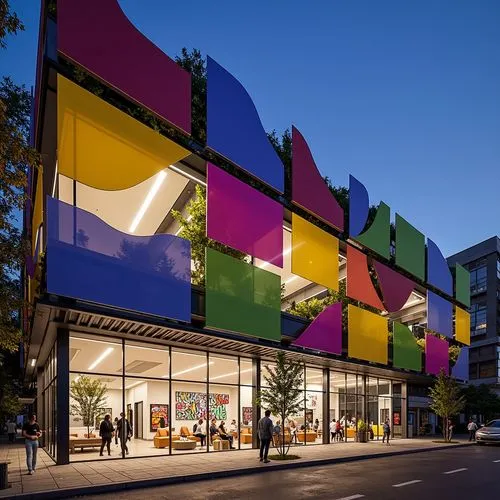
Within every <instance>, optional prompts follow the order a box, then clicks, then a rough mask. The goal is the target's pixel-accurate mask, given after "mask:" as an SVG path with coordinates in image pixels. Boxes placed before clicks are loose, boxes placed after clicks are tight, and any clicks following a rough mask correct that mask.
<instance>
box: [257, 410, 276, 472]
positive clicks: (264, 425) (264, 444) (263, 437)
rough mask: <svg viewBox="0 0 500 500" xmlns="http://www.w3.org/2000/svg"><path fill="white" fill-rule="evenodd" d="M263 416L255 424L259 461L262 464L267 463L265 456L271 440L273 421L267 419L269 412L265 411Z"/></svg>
mask: <svg viewBox="0 0 500 500" xmlns="http://www.w3.org/2000/svg"><path fill="white" fill-rule="evenodd" d="M264 415H265V416H264V417H262V418H261V419H260V420H259V423H258V424H257V429H258V433H259V439H260V461H261V462H262V461H263V462H264V463H266V464H267V463H269V460H268V459H267V454H268V453H269V445H270V444H271V439H272V438H273V421H272V420H271V419H270V418H269V417H270V415H271V412H270V411H269V410H266V412H265V414H264Z"/></svg>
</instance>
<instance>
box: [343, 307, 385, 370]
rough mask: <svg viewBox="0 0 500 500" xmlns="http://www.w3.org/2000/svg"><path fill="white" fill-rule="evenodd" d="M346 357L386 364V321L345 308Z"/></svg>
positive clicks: (356, 309)
mask: <svg viewBox="0 0 500 500" xmlns="http://www.w3.org/2000/svg"><path fill="white" fill-rule="evenodd" d="M347 315H348V321H347V324H348V326H347V328H348V332H347V338H348V344H347V346H348V352H347V353H348V356H349V357H350V358H357V359H364V360H366V361H375V362H376V363H381V364H384V365H386V364H387V349H388V338H389V329H388V325H387V319H386V318H384V317H383V316H380V315H378V314H375V313H372V312H370V311H366V310H365V309H361V308H359V307H356V306H353V305H351V304H349V305H348V306H347Z"/></svg>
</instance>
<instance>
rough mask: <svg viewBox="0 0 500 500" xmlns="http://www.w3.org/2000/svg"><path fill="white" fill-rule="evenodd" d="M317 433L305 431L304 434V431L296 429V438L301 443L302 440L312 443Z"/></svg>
mask: <svg viewBox="0 0 500 500" xmlns="http://www.w3.org/2000/svg"><path fill="white" fill-rule="evenodd" d="M317 436H318V434H317V433H316V432H314V431H306V432H305V435H304V431H297V438H298V440H299V441H300V442H301V443H303V442H304V441H305V442H306V443H312V442H314V441H316V438H317Z"/></svg>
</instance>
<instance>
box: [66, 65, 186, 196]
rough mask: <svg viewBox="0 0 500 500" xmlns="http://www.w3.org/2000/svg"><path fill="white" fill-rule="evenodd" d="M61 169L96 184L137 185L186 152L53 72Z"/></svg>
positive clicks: (100, 186) (104, 186)
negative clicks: (55, 88) (55, 86)
mask: <svg viewBox="0 0 500 500" xmlns="http://www.w3.org/2000/svg"><path fill="white" fill-rule="evenodd" d="M57 137H58V166H59V173H61V174H63V175H66V176H67V177H70V178H72V179H76V180H77V181H79V182H81V183H83V184H86V185H87V186H91V187H94V188H97V189H105V190H109V191H114V190H118V189H126V188H129V187H131V186H135V185H136V184H139V183H140V182H142V181H144V180H145V179H149V178H150V177H152V176H153V175H155V174H156V173H157V172H159V171H160V170H163V169H164V168H165V167H168V166H169V165H172V164H173V163H176V162H178V161H179V160H181V159H183V158H185V157H186V156H188V155H189V154H190V153H189V151H188V150H186V149H184V148H182V147H181V146H179V145H177V144H175V143H174V142H172V141H170V140H169V139H167V138H166V137H163V136H162V135H160V134H159V133H158V132H155V131H154V130H152V129H150V128H149V127H147V126H146V125H143V124H142V123H140V122H138V121H137V120H135V119H134V118H132V117H130V116H128V115H127V114H125V113H123V112H122V111H120V110H118V109H116V108H114V107H113V106H111V105H110V104H108V103H107V102H105V101H103V100H102V99H100V98H99V97H96V96H95V95H93V94H91V93H90V92H87V91H86V90H84V89H82V88H81V87H79V86H78V85H75V84H74V83H72V82H70V81H69V80H68V79H66V78H64V77H63V76H61V75H57Z"/></svg>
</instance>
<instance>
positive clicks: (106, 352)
mask: <svg viewBox="0 0 500 500" xmlns="http://www.w3.org/2000/svg"><path fill="white" fill-rule="evenodd" d="M114 349H115V348H114V347H108V348H107V349H106V350H105V351H104V352H103V353H102V354H101V355H100V356H99V357H98V358H97V359H96V360H95V361H94V362H93V363H92V364H91V365H90V366H89V368H88V369H89V370H93V369H94V368H95V367H96V366H97V365H98V364H99V363H100V362H101V361H103V360H104V359H105V358H107V357H108V356H109V355H110V354H111V353H112V352H113V351H114Z"/></svg>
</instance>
